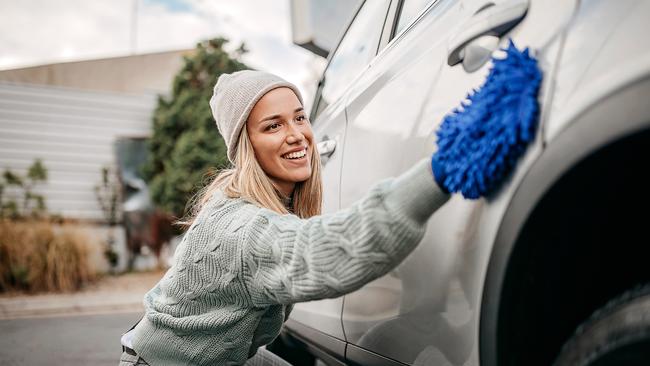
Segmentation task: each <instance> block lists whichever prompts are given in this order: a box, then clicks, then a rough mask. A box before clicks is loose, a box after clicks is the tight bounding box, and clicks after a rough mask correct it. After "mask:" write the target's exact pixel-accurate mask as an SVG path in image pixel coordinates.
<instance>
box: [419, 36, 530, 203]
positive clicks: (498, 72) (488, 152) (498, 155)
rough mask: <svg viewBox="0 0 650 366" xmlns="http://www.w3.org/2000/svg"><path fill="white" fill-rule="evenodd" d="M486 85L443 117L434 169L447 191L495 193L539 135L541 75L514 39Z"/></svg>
mask: <svg viewBox="0 0 650 366" xmlns="http://www.w3.org/2000/svg"><path fill="white" fill-rule="evenodd" d="M503 50H504V51H505V52H506V57H505V58H503V59H497V58H492V62H493V66H492V68H491V69H490V72H489V74H488V76H487V79H486V80H485V83H484V84H483V85H482V86H481V87H480V88H479V89H477V90H474V91H473V92H472V93H470V94H468V95H467V99H466V100H464V101H462V102H461V104H460V106H458V107H457V108H455V109H454V110H453V111H452V112H451V113H449V114H448V115H447V116H445V118H444V120H443V122H442V124H441V126H440V128H439V129H438V131H437V144H438V151H436V153H434V154H433V156H432V159H431V168H432V170H433V174H434V176H435V178H436V181H437V182H438V184H439V185H440V186H441V187H442V188H443V189H444V190H446V191H448V192H451V193H454V192H460V193H461V194H462V195H463V197H465V198H469V199H476V198H479V197H481V196H485V195H488V194H490V193H491V192H493V191H495V190H496V189H497V188H498V186H499V184H500V183H501V182H502V181H503V180H504V179H505V178H506V177H507V175H508V174H509V173H510V171H511V170H512V168H513V167H514V166H515V164H516V162H517V160H518V158H519V157H520V156H521V155H522V154H523V153H524V151H525V150H526V147H527V146H528V144H529V143H530V142H531V141H533V139H534V138H535V131H536V129H537V121H538V115H539V106H538V102H537V92H538V90H539V85H540V83H541V80H542V74H541V71H540V70H539V68H538V66H537V61H536V60H535V59H534V58H532V57H531V56H530V55H529V53H528V48H526V49H525V50H524V51H523V52H522V51H519V50H518V49H517V48H516V47H515V45H514V43H513V42H512V40H510V43H509V45H508V47H507V48H505V49H503Z"/></svg>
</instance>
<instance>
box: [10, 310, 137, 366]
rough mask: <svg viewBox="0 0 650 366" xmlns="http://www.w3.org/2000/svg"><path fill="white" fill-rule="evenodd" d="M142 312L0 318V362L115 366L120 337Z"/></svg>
mask: <svg viewBox="0 0 650 366" xmlns="http://www.w3.org/2000/svg"><path fill="white" fill-rule="evenodd" d="M141 316H142V313H140V312H137V313H118V314H100V315H97V314H94V315H93V314H83V315H74V316H61V315H57V316H50V317H45V316H39V317H36V318H20V319H9V320H0V365H3V366H25V365H29V366H53V365H93V366H117V365H118V364H119V360H120V355H121V354H122V350H121V345H120V337H121V335H122V334H123V333H124V332H126V331H127V330H128V329H129V328H130V327H131V326H132V325H133V324H134V323H135V322H137V321H138V319H140V317H141Z"/></svg>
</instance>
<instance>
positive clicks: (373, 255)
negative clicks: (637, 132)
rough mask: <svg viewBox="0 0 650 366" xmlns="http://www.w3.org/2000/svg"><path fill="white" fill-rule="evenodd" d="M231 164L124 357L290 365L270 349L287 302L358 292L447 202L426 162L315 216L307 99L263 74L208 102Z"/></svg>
mask: <svg viewBox="0 0 650 366" xmlns="http://www.w3.org/2000/svg"><path fill="white" fill-rule="evenodd" d="M210 106H211V108H212V112H213V115H214V117H215V120H216V122H217V127H218V129H219V132H220V133H221V135H222V136H223V138H224V141H225V143H226V146H227V148H228V158H229V159H230V161H231V162H232V163H233V164H234V168H233V169H231V170H227V171H225V172H223V173H221V174H220V175H219V176H217V178H216V179H215V180H214V181H213V182H212V183H211V184H210V185H209V186H208V187H207V188H205V189H204V190H203V191H202V193H201V194H200V197H201V199H200V200H199V201H198V203H197V204H196V205H195V208H194V209H193V210H192V213H191V217H190V219H189V220H188V221H186V222H185V223H186V224H188V225H190V228H189V230H188V231H187V232H186V233H185V235H184V237H183V241H182V242H181V244H180V245H179V247H178V249H177V250H176V253H175V263H174V265H173V266H172V268H170V269H169V271H167V273H166V274H165V276H164V277H163V278H162V279H161V280H160V282H159V283H158V284H157V285H156V286H155V287H154V288H153V289H151V290H150V291H149V292H148V293H147V294H146V295H145V299H144V303H145V308H146V314H145V316H144V317H143V319H142V320H141V321H140V322H139V323H138V324H137V326H136V327H135V328H134V329H133V330H131V331H130V332H128V333H127V334H125V336H124V337H123V339H122V342H123V345H124V346H125V352H124V353H123V354H122V360H121V361H122V362H121V365H131V364H147V363H145V362H144V360H146V362H148V363H149V364H151V365H156V366H157V365H243V364H246V365H263V364H279V365H282V364H286V362H284V361H283V360H281V359H279V358H278V357H277V356H274V355H273V354H272V353H270V352H269V351H267V350H266V349H265V348H260V347H261V346H263V345H266V344H268V343H270V342H271V341H272V340H273V339H274V338H275V337H276V336H277V335H278V334H279V332H280V329H281V327H282V324H283V322H284V321H285V320H286V319H287V317H288V316H289V313H290V311H291V308H292V304H294V303H296V302H301V301H309V300H317V299H323V298H332V297H338V296H341V295H344V294H346V293H349V292H352V291H354V290H356V289H358V288H360V287H361V286H363V285H364V284H366V283H368V282H370V281H372V280H373V279H376V278H378V277H380V276H382V275H384V274H385V273H387V272H389V271H390V270H391V269H393V268H394V267H395V266H397V265H398V264H399V263H400V262H401V261H402V260H403V259H404V258H405V257H406V256H407V255H408V254H409V253H410V252H411V251H412V250H413V249H414V248H415V246H416V245H417V244H418V242H419V241H420V239H421V238H422V236H423V234H424V230H425V226H426V222H427V220H428V218H429V217H430V216H431V214H433V212H434V211H436V210H437V209H438V208H439V207H440V206H441V205H442V204H443V203H445V202H446V201H447V199H448V198H449V194H448V193H446V191H444V190H443V189H441V188H440V186H439V185H438V184H437V183H436V181H435V180H434V177H433V175H432V172H431V162H430V159H429V158H426V159H423V160H422V161H420V162H418V163H417V164H415V165H414V166H413V167H412V168H411V169H410V170H409V171H407V172H405V173H404V174H402V175H401V176H399V177H397V178H394V179H387V180H384V181H382V182H379V183H378V184H376V185H375V186H374V187H373V188H372V189H371V190H370V192H369V193H368V194H367V195H366V196H365V197H364V198H363V199H361V200H360V201H359V202H357V203H356V204H354V205H352V206H351V207H349V208H347V209H345V210H341V211H339V212H337V213H334V214H329V215H320V208H321V178H320V160H319V154H318V151H316V144H315V142H314V136H313V133H312V130H311V126H310V123H309V121H308V119H307V116H306V114H305V111H304V110H303V103H302V97H301V95H300V92H299V91H298V89H297V88H296V87H295V86H294V85H293V84H291V83H288V82H287V81H285V80H282V79H280V78H278V77H277V76H274V75H271V74H268V73H264V72H260V71H240V72H236V73H233V74H224V75H221V76H220V77H219V79H218V81H217V84H216V85H215V87H214V94H213V96H212V98H211V100H210Z"/></svg>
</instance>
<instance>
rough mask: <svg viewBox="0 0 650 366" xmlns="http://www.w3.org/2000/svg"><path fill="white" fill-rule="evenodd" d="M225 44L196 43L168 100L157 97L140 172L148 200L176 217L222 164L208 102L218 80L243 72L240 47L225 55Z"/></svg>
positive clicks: (225, 161)
mask: <svg viewBox="0 0 650 366" xmlns="http://www.w3.org/2000/svg"><path fill="white" fill-rule="evenodd" d="M227 42H228V41H227V40H226V39H224V38H216V39H212V40H208V41H204V42H201V43H199V44H198V45H197V47H196V50H195V52H194V54H193V55H192V56H191V57H185V63H184V66H183V68H182V69H181V70H180V71H179V73H178V74H177V75H176V76H175V78H174V82H173V86H172V94H171V96H170V97H169V98H164V97H159V98H158V105H157V107H156V110H155V114H154V118H153V135H152V137H151V139H150V140H149V142H148V147H149V152H150V153H149V159H148V161H147V163H146V164H145V165H144V166H143V169H142V173H143V175H144V177H145V179H146V180H147V183H148V184H149V187H150V189H151V198H152V201H153V202H154V203H155V204H156V205H157V206H159V207H161V208H162V209H163V210H164V211H167V212H168V213H170V214H172V215H173V216H176V217H182V216H183V214H184V210H185V205H186V203H187V201H188V200H189V199H190V198H191V196H192V195H193V194H194V193H195V192H196V191H197V190H198V189H199V188H200V187H201V186H202V185H203V184H204V183H205V182H203V177H204V176H205V174H206V173H207V172H208V171H209V170H210V169H220V168H224V167H226V166H227V165H228V158H227V157H226V147H225V144H224V142H223V139H222V137H221V136H220V135H219V133H218V131H217V127H216V125H215V121H214V119H213V117H212V112H211V111H210V106H209V100H210V97H211V95H212V88H213V87H214V84H215V82H216V80H217V77H218V76H219V75H221V74H223V73H231V72H234V71H238V70H244V69H247V67H246V65H244V64H243V63H241V62H240V61H239V60H238V59H239V58H240V57H241V55H242V54H243V53H245V52H246V49H245V47H244V46H243V45H241V46H240V47H239V49H238V50H237V51H236V52H235V54H234V55H232V56H231V55H229V54H228V53H227V52H226V51H224V49H223V46H224V45H225V44H226V43H227Z"/></svg>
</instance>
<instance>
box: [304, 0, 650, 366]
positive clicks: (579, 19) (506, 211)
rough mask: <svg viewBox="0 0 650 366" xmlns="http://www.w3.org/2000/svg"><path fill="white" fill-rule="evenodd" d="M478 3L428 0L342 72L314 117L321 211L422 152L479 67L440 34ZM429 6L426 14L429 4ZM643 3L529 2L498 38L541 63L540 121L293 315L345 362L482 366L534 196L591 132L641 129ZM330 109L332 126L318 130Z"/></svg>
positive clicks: (646, 64)
mask: <svg viewBox="0 0 650 366" xmlns="http://www.w3.org/2000/svg"><path fill="white" fill-rule="evenodd" d="M485 3H486V2H485V1H482V0H481V1H479V0H468V1H462V2H454V1H452V0H438V1H436V2H435V3H434V4H433V5H430V6H429V8H428V10H427V11H426V12H425V13H424V14H423V15H422V16H420V17H419V18H418V20H417V21H416V22H415V23H414V24H413V25H412V26H408V27H406V28H405V30H404V31H402V32H401V33H400V34H399V35H397V37H396V38H395V39H393V40H392V41H391V42H389V43H388V44H387V45H386V46H385V47H383V48H382V50H381V52H380V53H379V55H378V56H377V57H375V59H374V60H372V62H371V63H370V65H369V67H368V68H367V69H365V71H364V72H363V73H362V74H361V75H360V76H359V77H357V78H356V79H355V82H354V83H353V85H352V86H351V87H350V89H348V90H347V91H346V93H345V97H344V98H343V99H344V101H345V102H343V101H340V104H338V103H337V106H336V108H335V109H336V110H338V112H337V113H331V112H328V111H329V109H330V108H328V110H326V112H325V113H324V115H323V116H320V117H319V118H318V121H319V122H321V121H322V123H323V126H318V125H317V126H316V127H317V129H318V128H320V129H318V132H317V133H316V135H317V138H320V137H323V136H324V135H325V134H330V135H331V134H332V133H333V132H332V131H339V132H336V133H334V134H335V135H338V136H342V137H339V138H341V141H342V142H343V145H339V146H338V148H340V149H341V150H342V151H343V153H342V155H340V156H338V157H335V158H334V159H338V160H334V161H333V163H332V165H333V166H335V167H327V165H326V166H325V171H324V174H323V178H324V180H327V183H324V185H325V186H327V185H328V184H335V182H337V181H338V183H339V184H340V185H339V186H337V188H331V187H329V188H328V189H331V191H330V192H329V193H328V194H327V196H328V197H329V199H333V196H334V195H335V194H337V192H338V194H339V196H340V201H339V204H338V206H336V205H333V204H330V206H328V209H327V210H333V209H334V207H337V208H344V207H348V206H349V205H350V204H352V203H353V202H355V201H356V200H358V199H359V198H360V197H361V196H362V195H363V194H364V193H365V192H367V190H368V189H369V188H370V187H371V186H372V185H373V184H374V183H376V182H377V181H379V180H381V179H384V178H387V177H391V176H397V175H399V174H400V173H401V172H403V171H405V170H406V169H408V168H409V167H410V166H411V165H412V164H413V163H414V162H415V161H417V160H419V159H421V158H425V157H428V156H430V154H431V153H432V152H433V150H434V148H435V136H434V133H435V130H436V128H437V127H438V125H439V123H440V122H441V121H442V118H443V117H444V115H445V114H446V113H448V112H449V111H451V109H453V108H454V107H456V106H457V105H458V103H459V101H460V100H462V99H463V98H464V97H465V95H466V94H467V92H468V91H471V90H472V88H476V87H478V86H479V85H480V84H481V83H482V81H483V80H484V78H485V75H487V73H488V71H489V65H484V66H483V67H481V68H480V69H479V70H478V71H476V72H473V73H468V72H466V71H465V70H464V69H463V68H462V66H461V65H456V66H449V65H447V63H446V59H447V52H448V49H447V47H448V44H449V39H450V38H451V37H453V36H454V35H455V34H456V33H457V32H459V31H460V30H461V29H462V28H463V27H465V26H466V25H467V24H471V15H472V14H473V13H474V12H475V11H476V10H477V9H479V8H481V7H482V6H483V5H484V4H485ZM495 3H496V4H497V6H498V5H499V4H500V3H501V1H495ZM436 11H438V12H440V17H439V18H437V17H436V14H433V13H431V12H436ZM649 13H650V2H647V1H645V2H643V1H640V2H631V1H623V2H620V3H619V2H607V1H604V0H601V1H591V2H583V3H581V4H580V7H579V6H578V2H577V0H575V1H563V0H553V1H550V0H548V1H542V0H532V1H530V4H529V10H528V13H527V14H526V17H525V18H524V19H523V20H522V21H521V23H519V24H518V25H517V26H516V27H515V28H513V29H512V30H511V31H510V32H509V33H508V34H506V36H505V37H504V38H502V39H501V43H500V45H501V46H505V45H506V44H507V43H506V42H507V41H506V38H512V39H513V40H514V42H515V44H516V45H517V46H518V47H520V48H523V47H530V49H531V50H532V52H533V54H534V55H535V56H536V58H537V59H538V61H539V65H540V68H541V69H542V71H543V73H544V80H543V83H542V86H541V90H540V95H539V100H540V105H541V116H540V130H539V131H538V134H537V138H536V140H535V141H534V142H533V143H532V144H531V145H530V146H529V148H528V149H527V151H526V152H525V154H524V156H523V157H522V158H521V159H520V161H519V163H518V166H517V169H516V170H515V171H514V172H513V174H512V175H511V176H510V177H509V179H508V180H507V181H506V182H505V184H504V185H503V186H502V188H501V189H500V190H499V191H498V192H496V193H495V194H493V195H491V196H490V197H489V198H482V199H479V200H465V199H463V198H462V197H460V196H459V195H454V196H453V197H452V198H451V199H450V201H449V202H448V203H447V204H445V205H444V206H443V207H442V208H441V209H439V210H438V211H437V212H436V213H435V214H434V215H433V216H432V218H431V219H430V220H429V223H428V228H427V232H426V234H425V236H424V238H423V240H422V242H421V244H420V245H419V246H418V247H417V248H416V249H415V250H414V252H413V253H412V254H411V255H410V256H409V257H408V258H406V259H405V260H404V262H403V263H402V264H401V265H400V266H398V267H397V268H396V269H395V270H393V271H392V272H390V273H389V274H388V275H386V276H384V277H382V278H380V279H377V280H375V281H373V282H371V283H369V284H367V285H366V286H364V287H363V288H361V289H360V290H358V291H355V292H354V293H351V294H349V295H347V296H345V299H344V301H343V303H339V302H336V300H327V301H334V302H331V303H329V308H328V309H327V310H326V312H327V313H328V315H327V317H319V316H318V315H313V314H317V313H318V312H319V311H322V310H319V309H318V306H320V305H316V304H317V303H318V302H314V303H307V304H299V305H297V309H298V311H299V312H298V314H297V316H294V315H292V319H294V320H296V321H299V322H301V323H303V324H307V325H309V326H310V327H313V328H315V329H324V330H325V332H327V333H330V334H336V337H338V338H340V339H346V341H347V342H349V345H348V347H347V348H348V352H346V354H347V355H346V357H347V359H348V360H349V361H350V362H351V363H356V364H368V363H370V364H375V363H376V364H390V363H391V362H394V363H395V364H399V363H400V362H401V363H405V364H436V365H438V364H439V365H478V364H479V361H480V363H481V364H487V365H495V364H496V356H494V352H495V351H494V350H495V349H496V342H497V340H496V330H495V329H496V321H497V320H496V318H497V312H498V305H499V304H498V301H499V299H498V296H499V281H500V280H501V277H500V275H502V274H503V272H504V271H505V269H506V267H507V265H508V254H509V250H511V246H512V245H513V242H514V240H515V238H516V236H517V233H518V230H520V229H521V225H522V223H523V222H524V221H525V219H526V217H527V215H528V213H529V212H530V210H532V207H533V206H534V205H535V202H536V201H537V200H538V199H540V198H541V196H542V195H543V194H544V192H545V190H546V189H548V187H549V186H550V185H552V184H553V182H554V180H555V179H557V178H558V177H559V176H560V175H561V174H562V172H563V171H566V170H567V169H570V168H571V164H574V163H575V162H576V161H577V160H579V158H580V157H584V156H586V155H588V154H589V153H590V151H593V149H596V148H598V146H599V144H603V143H606V142H607V141H609V140H612V139H615V138H618V137H620V136H623V135H625V134H629V133H634V132H635V131H638V130H641V129H647V128H649V127H648V122H650V111H649V110H648V108H650V107H649V106H648V103H644V102H643V98H644V97H646V98H647V95H648V92H649V91H650V79H649V78H648V75H650V49H649V48H648V47H647V45H646V47H641V46H640V45H639V44H638V42H639V41H640V40H642V38H643V37H642V36H640V34H650V29H649V27H650V26H649V24H650V22H647V20H646V18H647V16H646V15H647V14H649ZM468 22H469V23H468ZM596 34H598V36H595V35H596ZM630 34H634V35H635V36H634V37H629V35H630ZM432 35H435V37H434V36H432ZM628 38H631V39H628ZM495 54H497V55H498V54H499V52H496V53H495ZM612 65H620V66H621V67H612ZM639 83H640V84H639ZM621 98H622V99H621ZM630 101H633V104H629V103H630ZM599 103H603V104H602V105H600V104H599ZM634 103H636V104H634ZM626 105H630V106H631V107H630V108H631V109H629V110H628V111H626V110H625V109H624V107H625V106H626ZM605 106H607V108H609V109H604V108H605ZM330 107H331V106H330ZM344 108H345V110H344V111H342V109H344ZM596 110H598V111H599V112H594V111H596ZM328 113H329V114H328ZM594 113H597V114H594ZM615 113H619V115H618V116H617V115H616V114H615ZM341 116H344V117H345V116H347V120H346V122H343V123H342V122H341V121H342V120H343V119H341ZM617 117H618V118H617ZM336 118H339V122H338V124H337V122H335V123H334V125H336V126H338V127H336V128H334V129H330V127H329V125H330V121H334V120H336ZM592 120H594V121H595V120H598V121H597V122H594V121H592ZM608 121H614V122H616V123H611V122H610V123H609V124H607V122H608ZM343 125H345V127H341V126H343ZM590 129H595V130H594V131H591V132H590ZM576 131H577V132H576ZM565 133H566V134H565ZM581 136H586V137H581ZM339 153H341V151H339ZM562 159H564V160H562ZM327 164H330V162H327ZM332 172H334V173H332ZM330 175H332V176H330ZM338 187H340V191H338ZM334 191H337V192H334ZM336 306H340V308H339V316H340V318H339V320H340V322H342V328H340V327H338V326H332V325H331V324H324V323H322V322H331V321H333V319H334V318H335V314H336V309H335V308H336ZM341 309H343V313H342V315H341V314H340V310H341ZM294 312H295V310H294ZM301 312H302V313H301ZM307 313H311V314H312V315H311V316H306V315H304V314H307ZM301 314H302V315H301ZM301 316H302V318H301ZM339 325H340V324H339ZM339 330H340V332H339ZM337 332H339V333H337ZM479 340H480V342H479ZM479 356H480V357H479ZM368 357H370V358H368ZM372 357H375V358H372ZM479 358H480V360H479ZM392 360H394V361H392Z"/></svg>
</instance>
